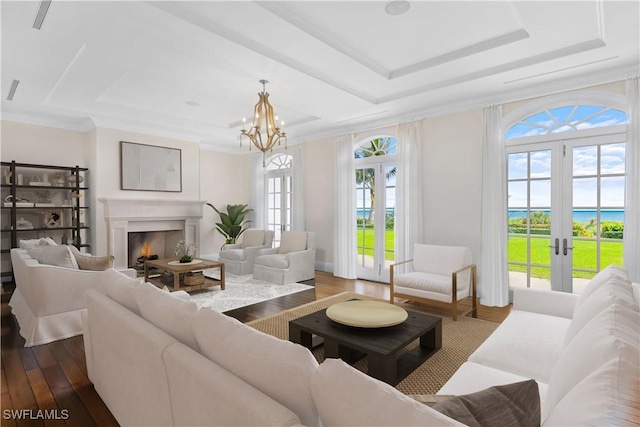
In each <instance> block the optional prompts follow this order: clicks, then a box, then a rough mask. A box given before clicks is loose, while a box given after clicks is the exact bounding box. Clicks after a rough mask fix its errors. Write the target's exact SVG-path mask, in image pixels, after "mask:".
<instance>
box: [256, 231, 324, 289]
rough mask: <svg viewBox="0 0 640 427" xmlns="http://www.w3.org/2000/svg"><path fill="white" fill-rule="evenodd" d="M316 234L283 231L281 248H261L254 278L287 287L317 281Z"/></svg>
mask: <svg viewBox="0 0 640 427" xmlns="http://www.w3.org/2000/svg"><path fill="white" fill-rule="evenodd" d="M315 264H316V244H315V233H308V232H306V231H284V232H283V233H282V237H281V240H280V246H279V247H277V248H272V249H262V250H261V251H260V255H259V256H258V257H257V258H256V260H255V264H254V266H253V278H254V279H258V280H264V281H266V282H271V283H278V284H281V285H283V284H286V283H296V282H300V281H303V280H310V279H313V278H315Z"/></svg>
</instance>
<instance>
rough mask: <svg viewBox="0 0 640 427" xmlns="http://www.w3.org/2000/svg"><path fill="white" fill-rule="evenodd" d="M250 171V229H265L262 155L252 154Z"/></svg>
mask: <svg viewBox="0 0 640 427" xmlns="http://www.w3.org/2000/svg"><path fill="white" fill-rule="evenodd" d="M251 156H252V163H251V170H252V171H253V176H252V178H253V185H251V196H250V204H249V207H250V208H251V209H253V223H252V224H251V228H265V227H266V226H267V222H266V221H265V211H266V208H265V204H264V202H265V200H264V167H263V166H262V153H255V154H252V155H251Z"/></svg>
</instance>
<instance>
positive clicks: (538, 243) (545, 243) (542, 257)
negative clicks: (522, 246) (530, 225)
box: [531, 229, 551, 266]
mask: <svg viewBox="0 0 640 427" xmlns="http://www.w3.org/2000/svg"><path fill="white" fill-rule="evenodd" d="M536 231H541V232H548V229H546V230H545V229H536ZM536 236H537V235H536ZM549 243H550V241H549V238H548V237H547V238H538V237H535V236H532V237H531V264H537V265H547V266H550V265H551V248H549Z"/></svg>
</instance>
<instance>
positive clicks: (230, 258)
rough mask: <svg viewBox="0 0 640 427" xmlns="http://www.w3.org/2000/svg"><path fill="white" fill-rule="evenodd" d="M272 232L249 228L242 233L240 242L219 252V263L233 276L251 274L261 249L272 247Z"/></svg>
mask: <svg viewBox="0 0 640 427" xmlns="http://www.w3.org/2000/svg"><path fill="white" fill-rule="evenodd" d="M273 235H274V233H273V231H272V230H261V229H259V228H250V229H248V230H245V232H244V233H242V242H241V243H236V244H232V245H225V246H224V247H223V248H222V250H221V251H220V256H219V259H220V262H223V263H224V267H225V269H226V271H227V272H229V273H233V274H251V273H253V263H254V262H255V259H256V257H257V256H258V254H259V253H260V250H262V249H268V248H270V247H271V246H272V245H273Z"/></svg>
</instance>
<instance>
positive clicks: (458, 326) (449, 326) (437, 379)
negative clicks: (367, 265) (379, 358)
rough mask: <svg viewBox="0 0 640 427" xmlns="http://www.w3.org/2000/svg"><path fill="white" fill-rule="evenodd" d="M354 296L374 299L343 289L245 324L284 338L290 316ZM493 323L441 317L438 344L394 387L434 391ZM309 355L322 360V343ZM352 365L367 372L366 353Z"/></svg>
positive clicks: (414, 391)
mask: <svg viewBox="0 0 640 427" xmlns="http://www.w3.org/2000/svg"><path fill="white" fill-rule="evenodd" d="M354 298H358V299H370V300H375V298H371V297H367V296H364V295H358V294H354V293H351V292H343V293H341V294H337V295H334V296H332V297H328V298H323V299H321V300H318V301H314V302H311V303H308V304H304V305H301V306H299V307H295V308H292V309H289V310H286V311H283V312H281V313H278V314H276V315H274V316H271V317H266V318H263V319H258V320H254V321H251V322H249V323H247V325H249V326H251V327H253V328H255V329H257V330H259V331H262V332H264V333H267V334H269V335H273V336H275V337H278V338H281V339H284V340H286V339H288V338H289V321H290V320H292V319H297V318H298V317H302V316H306V315H307V314H311V313H314V312H316V311H319V310H323V309H325V308H327V307H329V306H331V305H333V304H336V303H338V302H342V301H348V300H350V299H354ZM404 307H405V308H407V309H409V310H411V309H412V307H411V306H409V305H404ZM497 327H498V323H493V322H487V321H484V320H478V319H474V318H471V317H458V321H457V322H454V321H452V320H451V318H447V317H444V318H443V319H442V348H441V349H440V350H438V351H437V352H436V353H435V354H434V355H432V356H431V357H430V358H429V359H427V360H426V361H425V362H424V363H423V364H422V365H420V366H419V367H418V368H417V369H416V370H415V371H413V372H412V373H411V374H410V375H409V376H408V377H406V378H405V379H404V380H403V381H402V382H400V383H399V384H398V385H397V386H396V389H398V390H399V391H401V392H402V393H404V394H435V393H436V392H437V391H438V390H440V388H442V386H443V385H444V383H446V382H447V380H448V379H449V378H451V376H452V375H453V374H454V373H455V371H456V370H458V368H459V367H460V365H462V364H463V363H464V362H466V360H467V358H468V357H469V355H470V354H471V353H472V352H473V351H474V350H475V349H476V348H478V347H479V346H480V344H482V343H483V342H484V341H485V340H486V339H487V337H489V335H491V334H492V333H493V331H495V329H496V328H497ZM417 345H418V340H416V341H415V342H413V343H412V344H410V345H409V346H408V347H407V348H406V349H405V350H404V351H401V352H400V354H399V356H401V355H402V354H404V353H405V352H406V351H409V350H411V349H413V348H415V347H416V346H417ZM313 355H314V356H315V357H316V359H317V360H318V362H322V361H323V360H324V349H323V347H322V346H321V347H319V348H317V349H316V350H314V351H313ZM353 366H354V367H355V368H357V369H359V370H361V371H363V372H367V361H366V357H365V358H364V359H362V360H360V361H359V362H357V363H356V364H355V365H353Z"/></svg>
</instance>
